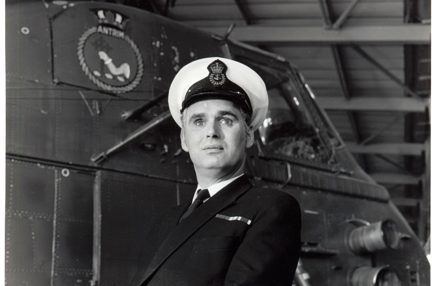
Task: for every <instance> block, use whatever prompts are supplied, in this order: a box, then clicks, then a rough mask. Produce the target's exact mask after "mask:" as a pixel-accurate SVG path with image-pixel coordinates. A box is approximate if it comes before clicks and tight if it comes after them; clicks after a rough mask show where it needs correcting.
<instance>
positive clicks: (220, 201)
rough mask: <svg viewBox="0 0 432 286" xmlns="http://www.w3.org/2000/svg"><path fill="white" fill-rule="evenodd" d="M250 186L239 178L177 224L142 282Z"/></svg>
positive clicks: (247, 181) (242, 178)
mask: <svg viewBox="0 0 432 286" xmlns="http://www.w3.org/2000/svg"><path fill="white" fill-rule="evenodd" d="M251 186H252V185H251V184H250V182H249V180H248V178H247V177H246V175H243V176H241V177H240V178H238V179H237V180H235V181H234V182H232V183H230V184H229V185H228V186H226V187H225V188H223V189H222V190H220V191H219V192H218V193H217V194H216V195H215V196H213V197H211V198H210V199H209V200H208V201H207V202H205V203H204V204H203V205H202V206H200V207H199V208H198V209H196V210H195V211H194V212H193V213H192V214H191V215H190V216H189V217H188V218H187V219H185V220H184V221H182V223H180V224H178V225H177V226H176V227H175V228H174V229H173V230H172V231H171V233H170V234H169V235H168V236H167V238H166V239H165V240H164V242H163V243H162V244H161V246H160V247H159V250H158V251H157V252H156V255H155V256H154V257H153V260H152V261H151V263H150V266H149V267H148V269H147V271H146V273H145V274H144V277H143V280H142V281H143V282H145V281H146V280H147V279H148V278H149V277H150V276H151V275H152V274H153V273H154V272H155V271H156V270H157V269H158V268H159V266H160V265H161V264H162V263H163V262H164V261H165V260H166V259H167V258H168V257H169V256H170V255H171V254H172V253H173V252H174V251H175V250H176V249H177V248H179V247H180V246H181V245H182V244H183V243H184V242H185V241H186V240H187V239H188V238H189V237H191V236H192V235H193V234H194V233H195V232H196V231H197V230H198V229H199V228H200V227H201V226H202V225H203V224H205V223H206V222H207V221H209V220H210V219H212V218H213V217H214V216H215V215H216V214H217V213H218V212H220V211H221V210H222V209H224V208H226V207H228V206H229V205H231V204H232V203H234V202H235V201H236V199H237V198H238V197H239V196H241V195H242V194H243V193H244V192H246V191H247V190H249V189H250V188H251ZM187 206H188V204H186V207H187ZM186 207H185V206H184V205H183V206H181V207H179V209H182V210H186ZM182 214H183V212H180V211H179V212H177V213H176V218H177V219H179V218H180V216H181V215H182ZM143 282H142V283H143Z"/></svg>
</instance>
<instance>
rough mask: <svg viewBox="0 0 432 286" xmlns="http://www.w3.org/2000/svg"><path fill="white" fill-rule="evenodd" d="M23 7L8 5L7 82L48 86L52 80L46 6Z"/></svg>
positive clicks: (36, 4) (30, 4) (29, 3)
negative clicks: (13, 81)
mask: <svg viewBox="0 0 432 286" xmlns="http://www.w3.org/2000/svg"><path fill="white" fill-rule="evenodd" d="M21 4H22V2H16V3H14V4H9V5H8V11H7V15H6V30H5V31H6V38H7V41H6V53H7V57H6V65H7V67H8V70H7V79H8V81H9V80H21V81H28V82H35V83H45V84H48V83H50V82H51V80H52V78H51V64H52V63H51V55H50V42H51V41H50V38H49V25H48V18H47V15H46V10H45V7H44V4H43V2H42V1H37V2H36V1H34V2H28V1H27V3H26V5H21ZM20 87H21V85H20Z"/></svg>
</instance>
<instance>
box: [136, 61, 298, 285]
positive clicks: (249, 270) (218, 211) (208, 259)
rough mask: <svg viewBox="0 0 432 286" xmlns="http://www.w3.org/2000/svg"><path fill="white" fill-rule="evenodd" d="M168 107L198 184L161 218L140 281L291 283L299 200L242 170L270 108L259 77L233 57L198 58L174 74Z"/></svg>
mask: <svg viewBox="0 0 432 286" xmlns="http://www.w3.org/2000/svg"><path fill="white" fill-rule="evenodd" d="M169 107H170V111H171V114H172V116H173V118H174V120H175V121H176V122H177V124H178V125H179V126H180V127H181V134H180V137H181V144H182V148H183V149H184V151H186V152H189V155H190V158H191V160H192V162H193V165H194V169H195V172H196V177H197V181H198V187H197V191H196V193H195V195H194V197H193V200H192V202H188V204H187V205H185V206H180V207H178V208H177V209H176V210H175V211H174V212H173V213H172V214H170V215H169V216H168V217H167V218H166V220H164V221H163V222H162V223H161V229H164V230H165V235H166V238H165V239H164V240H163V242H162V243H161V245H160V247H159V249H158V250H157V251H156V254H155V256H154V257H153V260H152V261H151V263H150V266H149V267H148V269H147V271H146V273H145V274H144V277H143V278H142V279H141V283H140V284H139V285H157V286H161V285H169V286H172V285H176V286H183V285H184V286H186V285H187V286H194V285H197V286H198V285H199V286H204V285H262V286H270V285H284V286H289V285H291V284H292V280H293V276H294V273H295V269H296V266H297V261H298V258H299V252H300V208H299V205H298V203H297V202H296V200H295V199H294V198H293V197H291V196H290V195H288V194H286V193H283V192H280V191H277V190H272V189H262V188H257V187H254V186H253V185H252V184H251V182H249V179H248V178H247V176H246V175H245V161H246V148H249V147H251V146H252V145H253V143H254V135H253V132H254V131H255V130H256V129H257V128H258V126H259V125H260V124H261V123H262V121H263V119H264V118H265V115H266V112H267V107H268V95H267V90H266V87H265V84H264V82H263V80H262V79H261V77H260V76H259V75H258V74H257V73H255V72H254V71H253V70H252V69H250V68H249V67H247V66H245V65H243V64H241V63H239V62H236V61H233V60H229V59H224V58H205V59H200V60H196V61H194V62H192V63H190V64H188V65H186V66H185V67H183V68H182V69H181V70H180V71H179V72H178V74H177V75H176V77H175V78H174V80H173V82H172V84H171V87H170V90H169Z"/></svg>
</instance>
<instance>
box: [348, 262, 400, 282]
mask: <svg viewBox="0 0 432 286" xmlns="http://www.w3.org/2000/svg"><path fill="white" fill-rule="evenodd" d="M350 285H351V286H401V285H402V284H401V282H400V280H399V277H398V276H397V274H396V273H395V272H394V271H392V270H390V269H389V268H388V266H382V267H369V266H361V267H359V268H356V269H355V270H354V272H353V273H352V275H351V281H350Z"/></svg>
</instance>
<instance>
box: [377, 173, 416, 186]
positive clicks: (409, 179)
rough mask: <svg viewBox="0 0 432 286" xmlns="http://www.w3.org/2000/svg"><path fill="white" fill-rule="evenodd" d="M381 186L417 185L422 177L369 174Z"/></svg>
mask: <svg viewBox="0 0 432 286" xmlns="http://www.w3.org/2000/svg"><path fill="white" fill-rule="evenodd" d="M369 176H371V177H372V179H374V180H375V181H376V182H377V183H379V184H391V185H393V184H400V185H417V184H418V183H419V182H420V181H421V177H415V176H412V175H405V174H396V173H394V174H393V173H372V174H369Z"/></svg>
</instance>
